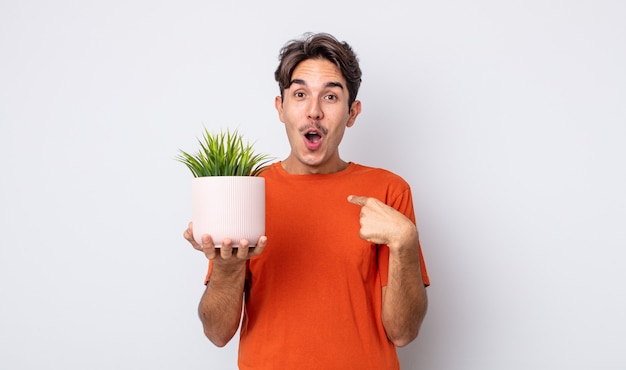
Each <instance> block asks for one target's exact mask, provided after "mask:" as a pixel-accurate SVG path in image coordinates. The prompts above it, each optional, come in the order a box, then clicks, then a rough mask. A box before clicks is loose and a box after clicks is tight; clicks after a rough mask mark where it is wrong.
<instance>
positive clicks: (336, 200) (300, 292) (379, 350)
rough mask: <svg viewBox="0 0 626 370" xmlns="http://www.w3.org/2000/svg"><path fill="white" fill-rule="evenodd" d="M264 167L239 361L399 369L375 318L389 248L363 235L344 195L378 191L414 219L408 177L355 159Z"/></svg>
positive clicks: (328, 369) (304, 368) (249, 365)
mask: <svg viewBox="0 0 626 370" xmlns="http://www.w3.org/2000/svg"><path fill="white" fill-rule="evenodd" d="M262 176H263V177H264V178H265V179H266V215H267V216H266V235H267V238H268V244H267V246H266V248H265V250H264V252H263V253H262V254H261V255H260V256H258V257H255V258H253V259H251V260H250V261H249V263H248V275H247V278H246V288H245V307H244V317H243V322H242V326H241V332H240V344H239V367H240V369H242V370H247V369H281V370H284V369H298V370H308V369H311V370H319V369H324V370H332V369H338V370H339V369H340V370H348V369H358V370H366V369H376V370H381V369H399V362H398V357H397V354H396V349H395V346H394V345H393V343H391V342H390V341H389V340H388V338H387V336H386V334H385V329H384V327H383V324H382V319H381V311H382V295H381V294H382V292H381V290H382V289H381V288H382V287H383V286H385V285H386V284H387V271H388V260H389V250H388V248H387V247H386V246H377V245H374V244H370V243H368V242H366V241H364V240H362V239H361V238H359V228H360V223H359V214H360V207H359V206H357V205H354V204H352V203H350V202H348V200H347V198H348V195H351V194H352V195H363V196H369V197H375V198H378V199H380V200H381V201H383V202H385V203H386V204H388V205H390V206H391V207H393V208H395V209H397V210H398V211H400V212H402V213H403V214H404V215H406V216H407V217H408V218H409V219H411V220H412V221H413V222H415V215H414V212H413V200H412V195H411V190H410V188H409V185H408V184H407V183H406V182H405V181H404V180H403V179H402V178H400V177H399V176H397V175H395V174H393V173H391V172H389V171H386V170H382V169H377V168H370V167H365V166H361V165H358V164H354V163H350V165H349V166H348V168H346V169H345V170H343V171H341V172H338V173H334V174H323V175H291V174H288V173H287V172H285V171H284V170H283V169H282V166H281V164H280V163H279V162H278V163H275V164H273V165H272V166H270V167H269V169H268V170H266V171H265V172H264V173H263V175H262ZM420 257H421V251H420ZM421 263H422V278H423V280H424V283H425V284H426V285H428V284H429V279H428V274H427V272H426V267H425V266H424V262H423V259H422V261H421Z"/></svg>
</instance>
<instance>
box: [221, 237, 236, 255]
mask: <svg viewBox="0 0 626 370" xmlns="http://www.w3.org/2000/svg"><path fill="white" fill-rule="evenodd" d="M220 256H221V257H222V259H225V260H227V259H229V258H231V257H232V256H233V240H232V239H230V238H226V239H224V240H222V246H221V247H220Z"/></svg>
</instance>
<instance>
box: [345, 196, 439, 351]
mask: <svg viewBox="0 0 626 370" xmlns="http://www.w3.org/2000/svg"><path fill="white" fill-rule="evenodd" d="M348 200H349V201H350V202H352V203H354V204H357V205H360V206H361V207H362V208H361V231H360V236H361V238H362V239H364V240H367V241H369V242H371V243H375V244H386V245H387V246H388V247H389V277H388V281H387V286H386V287H383V289H382V299H383V301H382V321H383V326H384V327H385V331H386V333H387V337H388V338H389V340H391V341H392V342H393V343H394V344H395V345H396V346H398V347H402V346H405V345H407V344H409V343H410V342H411V341H413V340H414V339H415V338H416V337H417V335H418V333H419V328H420V326H421V324H422V321H423V320H424V316H425V315H426V309H427V306H428V299H427V296H426V289H425V286H424V281H423V280H422V272H421V267H420V256H419V248H418V243H419V242H418V240H419V237H418V233H417V228H416V227H415V225H414V224H413V222H411V220H409V219H408V218H407V217H406V216H404V215H403V214H402V213H400V212H398V211H397V210H395V209H393V208H392V207H389V206H387V205H386V204H384V203H383V202H381V201H379V200H378V199H375V198H367V197H359V196H350V197H349V198H348Z"/></svg>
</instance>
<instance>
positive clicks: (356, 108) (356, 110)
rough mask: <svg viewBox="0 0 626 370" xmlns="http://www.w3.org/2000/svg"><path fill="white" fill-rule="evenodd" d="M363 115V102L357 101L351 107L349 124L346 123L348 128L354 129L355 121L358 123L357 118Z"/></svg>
mask: <svg viewBox="0 0 626 370" xmlns="http://www.w3.org/2000/svg"><path fill="white" fill-rule="evenodd" d="M360 113H361V101H360V100H355V101H354V102H353V103H352V106H351V107H350V113H349V114H350V116H349V117H348V122H346V127H352V125H354V121H356V117H357V116H358V115H359V114H360Z"/></svg>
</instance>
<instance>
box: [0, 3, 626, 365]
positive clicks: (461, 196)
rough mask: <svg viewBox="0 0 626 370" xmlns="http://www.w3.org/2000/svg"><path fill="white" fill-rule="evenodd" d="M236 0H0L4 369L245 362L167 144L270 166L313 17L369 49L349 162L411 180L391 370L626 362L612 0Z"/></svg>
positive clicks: (618, 80) (315, 26)
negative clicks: (214, 300) (204, 303)
mask: <svg viewBox="0 0 626 370" xmlns="http://www.w3.org/2000/svg"><path fill="white" fill-rule="evenodd" d="M227 3H229V2H225V1H222V2H216V1H211V2H210V1H147V0H146V1H54V2H52V1H28V0H25V1H6V0H2V1H0V53H1V54H0V125H1V131H0V165H1V167H0V168H1V172H0V176H1V180H0V210H1V211H0V212H1V213H0V217H1V218H0V228H1V229H0V230H1V232H0V299H1V304H0V368H2V369H43V368H50V369H235V368H236V365H235V363H236V356H237V341H236V340H234V341H233V342H231V343H230V344H229V345H228V346H227V347H226V348H224V349H218V348H215V347H214V346H212V345H211V344H210V343H209V342H208V341H207V340H206V339H205V338H204V337H203V334H202V330H201V325H200V322H199V320H198V318H197V315H196V305H197V302H198V300H199V298H200V294H201V292H202V291H203V284H202V281H203V278H204V274H205V270H206V260H205V259H204V257H203V256H202V255H201V254H198V253H197V252H195V251H193V250H192V249H191V247H190V246H189V245H187V244H186V242H184V240H183V239H182V236H181V235H182V232H183V230H184V228H185V226H186V224H187V222H188V221H189V219H190V205H189V197H190V180H191V174H190V173H189V172H188V170H187V169H186V168H184V166H183V165H182V164H180V163H178V162H175V161H174V159H173V158H174V157H175V155H176V154H177V150H178V149H179V148H183V149H187V150H190V149H195V140H196V137H197V136H198V135H200V134H201V130H202V127H203V126H207V127H208V128H210V129H219V128H227V127H231V128H239V129H240V131H242V132H244V134H245V135H246V136H247V137H248V138H249V139H250V140H251V141H256V142H257V148H258V149H260V150H262V151H267V152H270V153H271V154H272V155H273V156H276V157H278V158H284V157H285V156H286V155H287V152H288V146H287V140H286V137H285V134H284V132H283V128H282V126H281V124H280V122H279V121H278V119H277V116H276V113H275V111H274V107H273V99H274V96H275V95H277V94H278V88H277V85H276V83H275V82H274V79H273V72H274V69H275V67H276V65H277V56H278V51H279V49H280V48H281V47H282V46H283V44H284V43H285V42H286V41H287V40H289V39H292V38H296V37H298V36H300V35H301V34H302V33H303V32H306V31H315V32H319V31H325V32H330V33H333V34H334V35H335V36H337V37H338V38H339V39H342V40H347V41H349V42H350V43H351V44H352V45H353V47H354V48H355V50H356V51H357V53H358V55H359V56H360V59H361V62H362V69H363V72H364V76H363V85H362V90H361V93H360V96H359V97H360V99H361V100H362V102H363V114H362V115H361V116H360V117H359V119H358V120H357V123H356V125H355V126H354V127H352V128H350V129H349V130H348V131H347V132H346V137H345V139H344V144H343V147H342V155H343V157H344V158H345V159H347V160H351V161H355V162H359V163H363V164H368V165H373V166H381V167H385V168H388V169H390V170H392V171H394V172H396V173H398V174H400V175H401V176H403V177H404V178H405V179H407V181H409V183H410V184H411V186H412V187H413V190H414V200H415V206H416V215H417V220H418V224H419V228H420V232H421V238H422V243H423V247H424V255H425V257H426V260H427V263H428V267H429V272H430V275H431V279H432V286H431V287H430V288H429V289H428V292H429V297H430V309H429V313H428V316H427V318H426V321H425V323H424V326H423V330H422V332H421V333H420V337H419V338H418V339H417V340H416V341H415V342H413V343H412V344H410V345H409V346H408V347H407V348H403V349H400V350H399V353H400V356H401V361H402V365H403V368H404V369H430V370H438V369H440V370H456V369H459V370H466V369H467V370H469V369H476V370H502V369H507V370H511V369H581V370H582V369H585V370H587V369H624V368H626V353H625V351H624V349H625V348H626V339H625V338H626V324H625V322H624V320H625V319H624V313H625V312H626V289H625V288H624V282H625V281H626V272H624V268H623V267H622V266H623V264H624V262H623V260H624V257H625V252H624V249H625V247H626V232H625V229H626V192H625V190H624V189H626V165H625V159H626V145H625V143H626V68H625V66H626V46H625V45H626V40H625V39H626V21H625V19H626V5H624V4H625V3H624V2H621V1H617V0H615V1H598V0H594V1H587V0H579V1H570V2H567V1H556V0H542V1H538V0H531V1H521V0H516V1H506V2H503V1H488V0H478V1H471V2H470V1H448V0H443V1H436V2H435V1H416V2H408V1H407V2H404V1H403V2H397V1H385V2H370V1H356V0H351V1H344V2H341V1H319V2H313V3H310V2H309V3H302V2H287V1H282V2H281V1H276V0H273V1H252V0H250V1H233V2H230V4H227ZM409 4H411V5H410V7H409ZM307 201H310V200H307ZM311 253H312V255H314V254H315V251H312V252H311ZM285 263H287V261H285Z"/></svg>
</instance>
